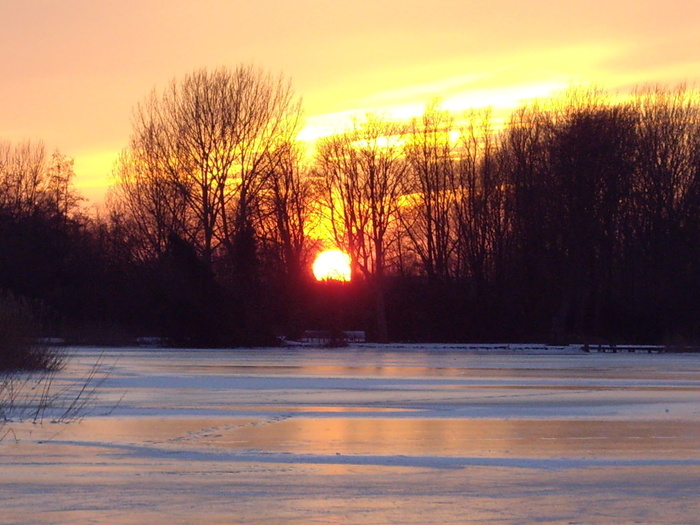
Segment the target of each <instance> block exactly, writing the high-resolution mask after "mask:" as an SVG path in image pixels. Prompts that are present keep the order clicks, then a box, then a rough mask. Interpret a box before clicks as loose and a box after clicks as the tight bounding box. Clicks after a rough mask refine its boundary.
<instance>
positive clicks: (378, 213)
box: [317, 116, 407, 341]
mask: <svg viewBox="0 0 700 525" xmlns="http://www.w3.org/2000/svg"><path fill="white" fill-rule="evenodd" d="M404 135H405V128H404V126H401V125H397V124H394V123H391V122H389V121H387V120H383V119H381V118H379V117H377V116H368V117H367V118H366V119H365V120H364V121H362V122H358V121H356V122H355V123H354V126H353V128H352V129H351V130H349V131H348V132H346V133H343V134H340V135H336V136H333V137H329V138H326V139H323V140H321V141H320V143H319V145H318V154H317V170H318V172H319V174H320V175H321V176H322V177H323V180H324V181H325V184H324V187H325V188H324V189H325V192H324V193H323V195H322V199H323V204H324V206H325V208H326V210H327V213H328V217H329V220H330V222H331V227H332V229H333V234H334V237H335V241H336V244H337V245H338V246H339V247H341V248H343V249H344V250H346V251H347V252H348V253H349V254H350V256H351V258H352V261H353V265H354V267H355V270H358V271H359V272H360V273H361V274H362V275H363V276H364V277H365V279H367V281H368V282H369V283H370V285H371V287H372V289H373V291H374V293H375V300H376V313H377V338H378V340H379V341H386V340H387V339H388V333H387V320H386V307H385V304H384V293H385V290H384V287H385V283H384V278H385V271H386V267H387V263H388V257H389V255H390V251H391V245H390V243H391V241H392V240H393V239H395V238H396V237H395V236H392V235H391V230H392V228H395V227H397V225H398V210H399V203H400V197H401V194H402V188H403V187H402V182H403V178H404V174H405V173H406V167H407V166H406V162H405V159H404V157H403V146H402V142H403V138H404Z"/></svg>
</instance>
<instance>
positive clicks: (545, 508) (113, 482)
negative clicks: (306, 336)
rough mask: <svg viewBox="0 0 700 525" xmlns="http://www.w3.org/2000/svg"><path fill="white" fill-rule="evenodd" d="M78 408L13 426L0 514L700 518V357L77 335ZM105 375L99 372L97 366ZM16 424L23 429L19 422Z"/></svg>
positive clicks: (0, 474) (130, 520) (82, 517)
mask: <svg viewBox="0 0 700 525" xmlns="http://www.w3.org/2000/svg"><path fill="white" fill-rule="evenodd" d="M71 352H72V353H73V354H74V357H73V359H72V360H71V362H70V363H69V365H68V366H67V368H66V369H65V370H64V371H63V372H61V374H60V375H59V377H58V378H57V380H56V381H55V385H54V386H55V387H56V388H65V387H68V388H70V387H71V385H72V387H73V388H74V387H75V385H74V383H73V382H74V381H75V380H76V379H77V378H80V377H84V376H85V375H87V374H88V373H89V371H90V368H91V366H92V365H93V364H94V363H95V362H96V361H97V360H98V359H100V360H101V363H102V371H105V370H109V375H108V377H107V379H106V380H105V381H104V382H103V383H102V384H101V385H100V387H99V389H98V391H97V392H96V394H97V396H96V398H95V400H94V402H93V403H92V404H91V406H92V409H91V411H90V412H89V414H88V415H87V417H85V419H84V420H83V421H82V422H80V423H72V424H67V425H66V424H51V423H46V422H45V423H44V424H42V425H33V424H31V423H17V422H10V423H7V424H6V425H5V426H4V427H3V428H2V432H3V434H5V438H4V440H3V441H2V442H0V465H1V467H2V468H1V469H0V485H1V486H0V509H1V512H2V514H1V515H0V523H3V524H10V523H17V524H20V523H21V524H24V523H56V524H58V523H60V524H69V523H70V524H76V523H110V524H141V523H149V524H163V525H165V524H172V523H193V524H194V523H198V524H199V523H207V524H214V523H222V524H223V523H256V524H266V523H293V524H311V523H319V524H341V523H342V524H360V523H362V524H389V523H396V524H414V523H416V524H417V523H441V524H442V523H495V524H511V523H512V524H515V523H542V522H547V523H564V524H578V523H601V524H603V523H604V524H610V523H678V524H681V523H683V524H688V523H696V522H697V520H698V516H699V515H700V498H698V496H697V493H698V485H700V355H697V354H678V355H673V354H627V353H624V354H623V353H617V354H596V353H593V354H586V353H583V352H580V351H578V350H577V349H574V348H545V347H525V346H513V347H501V346H493V347H488V346H481V347H468V346H462V347H460V346H451V347H438V346H425V347H421V346H386V347H381V348H376V347H375V348H373V347H371V346H362V347H358V348H345V349H334V350H321V349H309V348H291V349H289V348H288V349H255V350H197V351H195V350H171V349H168V350H163V349H153V350H151V349H118V350H117V349H101V348H80V349H71ZM100 373H102V372H100ZM10 430H11V433H9V431H10Z"/></svg>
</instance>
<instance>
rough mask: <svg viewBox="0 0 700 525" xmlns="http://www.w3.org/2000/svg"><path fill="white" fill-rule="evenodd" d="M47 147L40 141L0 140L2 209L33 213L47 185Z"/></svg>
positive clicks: (12, 211) (12, 213)
mask: <svg viewBox="0 0 700 525" xmlns="http://www.w3.org/2000/svg"><path fill="white" fill-rule="evenodd" d="M46 180H47V177H46V149H45V148H44V144H43V143H41V142H31V141H26V142H22V143H20V144H17V145H12V144H11V143H9V142H0V209H2V210H3V211H4V212H5V213H7V214H9V215H10V216H12V217H15V218H17V217H22V216H27V215H30V214H31V213H32V212H34V211H35V210H36V209H37V207H38V206H39V204H40V201H41V198H42V196H43V194H44V191H45V189H46Z"/></svg>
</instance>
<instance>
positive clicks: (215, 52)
mask: <svg viewBox="0 0 700 525" xmlns="http://www.w3.org/2000/svg"><path fill="white" fill-rule="evenodd" d="M0 50H1V51H2V57H3V58H2V60H1V61H0V79H1V80H0V140H10V141H13V142H15V141H19V140H24V139H33V140H42V141H44V143H45V144H46V145H47V147H48V148H49V151H51V150H53V149H55V148H58V149H59V150H60V151H61V152H62V153H64V154H67V155H70V156H73V157H74V158H75V162H76V174H77V180H76V183H77V185H78V187H79V188H80V190H81V192H82V193H83V194H84V195H86V196H88V197H90V198H91V199H92V200H93V201H99V200H100V199H101V198H102V195H103V194H104V191H105V189H106V187H107V185H108V183H109V177H110V173H111V169H112V164H113V162H114V160H115V159H116V157H117V155H118V153H119V151H120V150H121V149H122V148H123V147H124V146H125V145H126V144H127V141H128V137H129V133H130V116H131V111H132V108H133V107H134V105H135V104H137V103H138V102H139V101H141V100H142V99H143V98H145V96H146V95H147V94H148V93H149V92H150V90H151V89H152V88H153V87H157V86H163V85H164V84H166V83H167V82H168V81H169V80H171V79H172V78H174V77H178V76H181V75H183V74H186V73H188V72H191V71H193V70H195V69H199V68H201V67H211V68H214V67H218V66H230V67H234V66H236V65H237V64H239V63H253V64H255V65H258V66H260V67H262V68H264V69H267V70H269V71H271V72H273V73H284V74H285V75H287V76H289V77H291V79H292V81H293V84H294V88H295V91H296V92H297V93H298V94H299V95H300V96H302V97H303V99H304V106H305V109H306V116H307V122H308V126H309V127H308V129H307V132H306V133H307V136H309V135H315V134H318V133H323V132H324V131H328V130H331V129H333V128H334V127H336V126H338V125H339V123H340V122H342V120H343V119H344V118H347V116H348V115H349V114H351V113H352V112H362V113H364V112H366V111H368V110H379V111H385V112H388V113H397V114H402V115H410V114H415V113H418V112H420V111H421V109H422V108H423V107H424V106H425V104H426V103H427V102H428V101H430V100H432V99H434V98H436V97H440V98H441V99H442V100H443V103H444V105H445V106H446V107H449V108H453V109H463V108H466V107H469V106H483V105H493V106H496V107H504V108H510V107H514V106H517V105H518V104H520V103H522V102H523V101H524V100H526V99H528V98H531V97H542V96H547V95H548V94H550V93H552V92H554V91H556V90H560V89H563V88H565V87H567V86H570V85H572V84H595V85H597V86H600V87H604V88H606V89H610V90H630V89H631V88H632V87H634V86H639V85H643V84H646V83H663V84H669V85H675V84H677V83H680V82H687V83H688V84H691V85H694V84H696V83H698V81H700V2H697V1H695V0H687V1H683V0H667V1H665V2H660V1H658V0H654V1H651V0H635V1H632V0H621V1H620V0H592V1H588V2H581V1H580V0H577V1H575V2H574V1H572V0H558V1H549V0H534V1H532V0H528V1H523V0H518V1H515V0H491V1H489V2H483V1H476V0H471V1H467V0H463V1H457V0H443V1H440V0H432V1H426V0H250V1H248V0H238V1H235V0H229V1H218V0H215V1H211V0H203V1H197V2H194V1H187V2H185V1H176V0H138V1H136V0H61V1H58V0H0Z"/></svg>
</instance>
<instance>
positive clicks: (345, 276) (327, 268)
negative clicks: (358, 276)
mask: <svg viewBox="0 0 700 525" xmlns="http://www.w3.org/2000/svg"><path fill="white" fill-rule="evenodd" d="M312 271H313V273H314V277H315V278H316V280H317V281H343V282H346V281H349V280H350V278H351V274H352V270H351V268H350V256H349V255H348V254H347V253H345V252H341V251H340V250H327V251H325V252H321V253H320V254H318V256H317V257H316V260H315V261H314V264H313V266H312Z"/></svg>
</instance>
